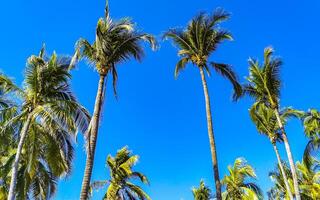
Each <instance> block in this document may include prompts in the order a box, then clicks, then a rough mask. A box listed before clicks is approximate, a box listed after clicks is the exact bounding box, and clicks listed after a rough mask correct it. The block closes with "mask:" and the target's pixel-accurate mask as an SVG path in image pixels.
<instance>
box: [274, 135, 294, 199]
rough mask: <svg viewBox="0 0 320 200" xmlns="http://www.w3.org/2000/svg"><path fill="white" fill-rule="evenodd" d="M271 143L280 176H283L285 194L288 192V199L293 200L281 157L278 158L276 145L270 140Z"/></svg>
mask: <svg viewBox="0 0 320 200" xmlns="http://www.w3.org/2000/svg"><path fill="white" fill-rule="evenodd" d="M271 143H272V146H273V149H274V152H275V153H276V156H277V160H278V165H279V168H280V171H281V174H282V177H283V181H284V184H285V186H286V190H287V194H288V196H289V198H290V200H293V196H292V193H291V189H290V185H289V182H288V178H287V175H286V172H285V171H284V168H283V164H282V162H281V158H280V154H279V151H278V148H277V145H276V144H275V143H273V142H272V141H271Z"/></svg>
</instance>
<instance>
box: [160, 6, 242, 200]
mask: <svg viewBox="0 0 320 200" xmlns="http://www.w3.org/2000/svg"><path fill="white" fill-rule="evenodd" d="M228 18H229V14H228V13H226V12H225V11H223V10H222V9H217V10H216V11H215V12H214V13H213V14H212V15H207V14H205V13H201V14H199V15H197V16H196V17H194V18H193V19H192V20H191V21H190V22H189V24H188V26H187V27H186V29H185V30H180V29H171V30H169V31H168V32H166V33H165V34H164V37H165V38H171V39H172V40H173V42H174V44H175V45H176V46H177V47H178V48H179V49H180V50H179V52H178V55H179V56H180V57H181V59H180V60H179V61H178V63H177V65H176V68H175V77H177V76H178V74H179V72H180V71H181V70H182V69H184V68H185V67H186V65H187V64H188V63H192V64H193V65H195V66H197V67H198V69H199V71H200V75H201V79H202V86H203V90H204V96H205V104H206V114H207V126H208V135H209V141H210V149H211V158H212V163H213V171H214V180H215V186H216V197H217V199H218V200H221V184H220V178H219V169H218V159H217V149H216V143H215V139H214V132H213V125H212V116H211V107H210V98H209V92H208V86H207V82H206V77H205V71H206V72H207V73H208V75H210V70H209V68H210V67H212V68H214V69H215V70H216V72H217V73H218V74H220V75H222V76H224V77H226V78H227V79H229V81H230V82H231V83H232V84H233V87H234V90H235V95H234V97H235V98H236V97H238V96H239V95H240V94H241V86H240V84H239V83H238V81H237V78H236V75H235V73H234V72H233V70H232V68H231V67H230V66H229V65H227V64H222V63H216V62H209V60H208V59H209V57H210V56H211V55H212V53H213V52H215V50H216V49H217V47H218V45H219V44H220V43H222V42H223V41H225V40H231V39H232V37H231V34H230V33H229V32H227V31H225V30H222V29H220V28H219V27H218V26H219V24H220V22H223V21H225V20H227V19H228Z"/></svg>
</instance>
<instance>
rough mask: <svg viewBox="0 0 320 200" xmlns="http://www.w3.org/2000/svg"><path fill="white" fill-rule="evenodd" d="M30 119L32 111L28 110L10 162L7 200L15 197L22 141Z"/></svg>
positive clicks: (25, 136) (26, 132) (12, 199)
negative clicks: (10, 169)
mask: <svg viewBox="0 0 320 200" xmlns="http://www.w3.org/2000/svg"><path fill="white" fill-rule="evenodd" d="M31 121H32V112H30V113H29V114H28V117H27V120H26V121H25V123H24V124H23V127H22V129H21V133H20V139H19V144H18V147H17V152H16V155H15V159H14V162H13V164H12V174H11V181H10V188H9V194H8V200H14V199H15V189H16V185H17V178H18V169H19V162H20V157H21V153H22V148H23V145H24V141H25V139H26V138H27V134H28V131H29V127H30V124H31Z"/></svg>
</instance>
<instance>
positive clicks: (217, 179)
mask: <svg viewBox="0 0 320 200" xmlns="http://www.w3.org/2000/svg"><path fill="white" fill-rule="evenodd" d="M200 74H201V79H202V85H203V91H204V97H205V101H206V113H207V126H208V135H209V142H210V149H211V159H212V163H213V172H214V180H215V185H216V198H217V200H222V196H221V184H220V177H219V168H218V158H217V150H216V144H215V140H214V133H213V126H212V117H211V107H210V98H209V93H208V87H207V82H206V78H205V75H204V71H203V68H202V67H200Z"/></svg>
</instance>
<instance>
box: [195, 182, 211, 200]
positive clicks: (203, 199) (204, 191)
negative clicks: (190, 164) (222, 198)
mask: <svg viewBox="0 0 320 200" xmlns="http://www.w3.org/2000/svg"><path fill="white" fill-rule="evenodd" d="M192 194H193V198H194V200H210V198H211V190H210V189H209V187H208V186H206V185H205V184H204V181H203V180H201V181H200V186H199V188H196V187H194V188H192Z"/></svg>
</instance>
